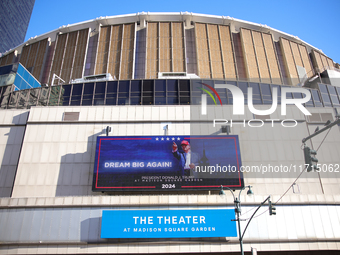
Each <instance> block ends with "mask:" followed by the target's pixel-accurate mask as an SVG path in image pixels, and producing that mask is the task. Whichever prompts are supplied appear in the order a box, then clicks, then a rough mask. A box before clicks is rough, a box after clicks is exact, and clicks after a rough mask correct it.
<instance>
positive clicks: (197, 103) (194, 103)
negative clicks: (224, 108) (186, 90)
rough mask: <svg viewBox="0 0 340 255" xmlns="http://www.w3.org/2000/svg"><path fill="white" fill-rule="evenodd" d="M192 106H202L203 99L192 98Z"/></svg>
mask: <svg viewBox="0 0 340 255" xmlns="http://www.w3.org/2000/svg"><path fill="white" fill-rule="evenodd" d="M191 104H192V105H200V104H201V97H191Z"/></svg>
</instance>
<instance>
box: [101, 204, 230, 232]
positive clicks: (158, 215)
mask: <svg viewBox="0 0 340 255" xmlns="http://www.w3.org/2000/svg"><path fill="white" fill-rule="evenodd" d="M234 219H235V212H234V210H233V209H220V210H219V209H215V210H117V211H114V210H105V211H103V214H102V226H101V238H195V237H236V236H237V232H236V221H232V220H234Z"/></svg>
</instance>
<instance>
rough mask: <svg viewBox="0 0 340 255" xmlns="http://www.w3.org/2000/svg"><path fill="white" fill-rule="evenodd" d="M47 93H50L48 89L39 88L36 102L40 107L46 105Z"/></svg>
mask: <svg viewBox="0 0 340 255" xmlns="http://www.w3.org/2000/svg"><path fill="white" fill-rule="evenodd" d="M49 92H50V88H44V87H42V88H41V90H40V95H39V100H38V105H41V106H46V105H47V100H48V94H49Z"/></svg>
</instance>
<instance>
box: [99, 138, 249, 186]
mask: <svg viewBox="0 0 340 255" xmlns="http://www.w3.org/2000/svg"><path fill="white" fill-rule="evenodd" d="M183 140H185V141H187V142H188V144H189V145H190V147H191V150H190V159H191V161H192V162H191V163H192V164H193V165H194V167H193V168H191V169H188V166H185V162H184V161H186V159H184V157H186V156H183V157H180V156H177V157H176V156H175V153H174V151H173V144H174V143H175V144H176V145H177V148H178V154H183V155H185V154H184V151H183V149H182V148H181V143H182V141H183ZM240 167H241V155H240V150H239V142H238V136H232V135H230V136H128V137H109V136H102V137H97V146H96V158H95V165H94V175H93V190H94V191H115V190H183V189H213V188H218V187H220V185H223V186H229V187H233V188H235V189H238V188H242V187H243V176H242V173H241V172H240V171H239V170H240Z"/></svg>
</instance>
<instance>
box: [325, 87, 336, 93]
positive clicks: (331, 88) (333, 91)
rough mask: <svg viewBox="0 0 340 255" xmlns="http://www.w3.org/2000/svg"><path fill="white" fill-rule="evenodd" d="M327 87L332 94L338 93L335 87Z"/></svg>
mask: <svg viewBox="0 0 340 255" xmlns="http://www.w3.org/2000/svg"><path fill="white" fill-rule="evenodd" d="M327 88H328V91H329V94H330V95H336V91H335V87H333V86H330V85H328V86H327Z"/></svg>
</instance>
